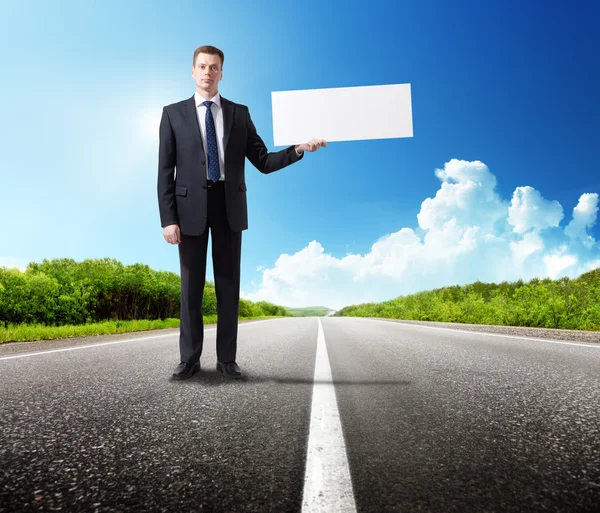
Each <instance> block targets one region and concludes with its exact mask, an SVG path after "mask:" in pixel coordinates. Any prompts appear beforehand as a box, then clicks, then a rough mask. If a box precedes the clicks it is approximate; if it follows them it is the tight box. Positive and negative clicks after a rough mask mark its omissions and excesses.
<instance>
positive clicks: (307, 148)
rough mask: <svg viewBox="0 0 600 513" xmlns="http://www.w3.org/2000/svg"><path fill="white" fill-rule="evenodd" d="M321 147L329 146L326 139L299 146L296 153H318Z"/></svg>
mask: <svg viewBox="0 0 600 513" xmlns="http://www.w3.org/2000/svg"><path fill="white" fill-rule="evenodd" d="M321 146H322V147H325V146H327V143H326V142H325V139H311V140H310V141H308V142H307V143H304V144H297V145H296V151H297V152H299V153H302V152H303V151H317V150H318V149H319V148H320V147H321Z"/></svg>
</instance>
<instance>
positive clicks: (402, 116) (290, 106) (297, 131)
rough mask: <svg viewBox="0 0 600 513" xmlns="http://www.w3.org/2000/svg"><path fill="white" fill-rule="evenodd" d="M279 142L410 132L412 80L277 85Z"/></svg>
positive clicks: (275, 135)
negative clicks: (321, 86)
mask: <svg viewBox="0 0 600 513" xmlns="http://www.w3.org/2000/svg"><path fill="white" fill-rule="evenodd" d="M271 100H272V103H273V138H274V139H275V146H289V145H293V144H302V143H305V142H308V141H309V140H310V139H313V138H318V139H325V141H327V142H331V141H356V140H365V139H391V138H396V137H412V136H413V126H412V106H411V96H410V84H392V85H380V86H361V87H337V88H331V89H304V90H298V91H273V92H271Z"/></svg>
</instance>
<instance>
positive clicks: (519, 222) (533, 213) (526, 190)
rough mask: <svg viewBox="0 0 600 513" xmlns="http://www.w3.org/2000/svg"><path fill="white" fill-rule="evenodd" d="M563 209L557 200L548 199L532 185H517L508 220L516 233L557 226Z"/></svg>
mask: <svg viewBox="0 0 600 513" xmlns="http://www.w3.org/2000/svg"><path fill="white" fill-rule="evenodd" d="M562 218H563V209H562V207H561V205H560V203H559V202H558V201H548V200H546V199H544V198H543V197H542V195H541V194H540V192H539V191H537V190H536V189H534V188H533V187H529V186H526V187H517V188H516V189H515V192H514V193H513V197H512V201H511V204H510V208H509V209H508V222H509V223H510V224H511V225H512V226H513V230H514V231H515V232H516V233H524V232H526V231H528V230H530V229H536V230H543V229H544V228H548V227H550V226H558V224H559V223H560V221H561V219H562Z"/></svg>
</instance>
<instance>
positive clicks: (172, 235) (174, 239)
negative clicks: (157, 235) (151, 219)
mask: <svg viewBox="0 0 600 513" xmlns="http://www.w3.org/2000/svg"><path fill="white" fill-rule="evenodd" d="M163 236H164V237H165V240H166V241H167V242H168V243H169V244H179V243H180V242H181V232H180V231H179V225H176V224H170V225H168V226H165V227H164V228H163Z"/></svg>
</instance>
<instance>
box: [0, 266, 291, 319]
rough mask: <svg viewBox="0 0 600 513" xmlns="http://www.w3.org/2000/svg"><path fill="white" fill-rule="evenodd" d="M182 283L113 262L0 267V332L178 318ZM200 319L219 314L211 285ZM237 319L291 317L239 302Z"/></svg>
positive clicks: (277, 308)
mask: <svg viewBox="0 0 600 513" xmlns="http://www.w3.org/2000/svg"><path fill="white" fill-rule="evenodd" d="M179 308H180V277H179V275H177V274H175V273H173V272H168V271H154V270H152V269H151V268H150V267H149V266H147V265H144V264H133V265H127V266H126V265H123V264H122V263H121V262H118V261H117V260H115V259H112V258H103V259H86V260H84V261H83V262H76V261H75V260H73V259H69V258H61V259H53V260H48V259H44V260H43V261H42V262H41V263H36V262H31V263H29V265H28V266H27V268H26V270H25V271H24V272H21V271H20V270H19V269H8V268H5V267H0V327H1V326H4V327H5V328H6V327H8V325H9V324H22V323H25V324H30V323H39V324H45V325H46V326H63V325H79V324H86V323H93V322H102V321H106V320H111V321H125V320H127V321H128V320H141V319H144V320H155V319H161V320H164V319H167V318H179ZM202 313H203V315H205V316H209V315H215V314H216V313H217V298H216V295H215V287H214V284H213V283H211V282H209V281H207V282H206V286H205V288H204V296H203V301H202ZM239 316H240V317H261V316H291V314H290V313H289V312H287V311H286V310H285V308H283V307H281V306H277V305H273V304H271V303H268V302H266V301H261V302H257V303H253V302H251V301H248V300H246V299H240V308H239Z"/></svg>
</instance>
